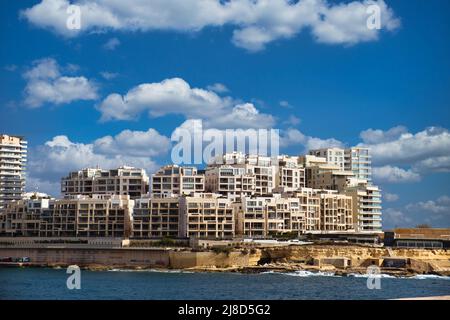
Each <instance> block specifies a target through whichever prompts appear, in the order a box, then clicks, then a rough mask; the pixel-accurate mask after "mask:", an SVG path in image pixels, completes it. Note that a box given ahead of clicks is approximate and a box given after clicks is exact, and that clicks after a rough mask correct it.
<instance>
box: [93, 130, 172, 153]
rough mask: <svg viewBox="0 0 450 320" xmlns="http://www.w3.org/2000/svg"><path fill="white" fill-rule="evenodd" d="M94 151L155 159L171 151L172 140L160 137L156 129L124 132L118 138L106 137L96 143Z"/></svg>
mask: <svg viewBox="0 0 450 320" xmlns="http://www.w3.org/2000/svg"><path fill="white" fill-rule="evenodd" d="M93 144H94V151H95V152H98V153H101V154H105V155H115V154H124V155H127V156H135V157H154V156H158V155H160V154H164V153H166V152H167V151H168V150H169V149H170V139H169V138H167V137H166V136H163V135H160V134H159V133H158V131H156V130H155V129H148V131H131V130H124V131H122V132H120V133H119V134H117V135H116V136H114V137H112V136H105V137H102V138H99V139H97V140H95V141H94V143H93Z"/></svg>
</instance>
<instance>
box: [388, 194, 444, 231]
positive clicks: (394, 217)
mask: <svg viewBox="0 0 450 320" xmlns="http://www.w3.org/2000/svg"><path fill="white" fill-rule="evenodd" d="M383 221H384V225H385V226H386V227H414V226H416V225H418V224H428V225H431V226H432V227H435V228H436V227H441V228H448V227H449V225H450V197H449V196H447V195H444V196H441V197H438V198H437V199H434V200H427V201H419V202H415V203H410V204H407V205H405V206H403V207H400V208H388V209H386V210H384V212H383Z"/></svg>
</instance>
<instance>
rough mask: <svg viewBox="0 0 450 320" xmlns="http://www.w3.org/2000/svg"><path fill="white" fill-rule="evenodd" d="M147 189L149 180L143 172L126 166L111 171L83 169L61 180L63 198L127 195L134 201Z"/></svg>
mask: <svg viewBox="0 0 450 320" xmlns="http://www.w3.org/2000/svg"><path fill="white" fill-rule="evenodd" d="M148 188H149V178H148V176H147V174H146V172H145V170H144V169H138V168H133V167H127V166H122V167H119V168H117V169H111V170H103V169H99V168H85V169H82V170H79V171H74V172H71V173H69V175H68V176H67V177H64V178H62V179H61V194H62V195H63V197H69V196H74V195H80V194H81V195H87V196H92V195H94V194H105V195H129V196H130V198H131V199H136V198H140V197H141V196H142V195H145V194H146V193H147V192H148Z"/></svg>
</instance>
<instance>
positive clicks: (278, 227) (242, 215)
mask: <svg viewBox="0 0 450 320" xmlns="http://www.w3.org/2000/svg"><path fill="white" fill-rule="evenodd" d="M320 199H321V198H320V196H319V195H318V194H317V192H316V191H315V190H312V189H309V188H301V189H300V190H297V191H295V192H291V193H284V194H283V195H281V194H274V195H273V196H271V197H245V198H242V199H241V201H240V203H239V204H236V216H237V218H236V220H237V225H236V234H237V235H238V236H245V237H252V238H264V237H268V236H271V235H273V234H277V233H288V232H289V233H297V234H299V235H300V234H304V233H307V232H308V231H318V230H320V217H321V212H320V208H321V207H320Z"/></svg>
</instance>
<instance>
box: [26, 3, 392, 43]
mask: <svg viewBox="0 0 450 320" xmlns="http://www.w3.org/2000/svg"><path fill="white" fill-rule="evenodd" d="M70 4H75V5H78V6H80V9H81V16H82V19H81V21H82V26H81V30H69V29H68V28H67V27H66V20H67V17H68V14H67V13H66V10H67V7H68V6H69V5H70ZM373 4H376V5H378V7H379V8H380V14H381V30H386V31H392V30H395V29H397V28H398V27H399V25H400V20H399V19H398V18H397V17H396V16H395V14H394V12H393V10H392V9H391V8H389V7H388V6H387V5H386V3H385V2H384V1H383V0H360V1H353V2H349V3H334V2H329V1H326V0H299V1H288V0H257V1H254V0H232V1H221V0H205V1H197V0H184V1H182V3H180V1H176V0H166V1H152V0H149V1H142V0H131V1H127V3H126V4H125V3H122V2H120V1H104V0H93V1H82V0H75V1H72V2H71V3H70V2H69V1H68V0H42V1H41V2H40V3H38V4H36V5H34V6H32V7H30V8H27V9H25V10H23V11H22V12H21V15H22V16H23V17H24V18H25V19H27V20H28V21H29V22H30V23H32V24H34V25H36V26H38V27H41V28H45V29H49V30H52V31H54V32H56V33H58V34H60V35H63V36H68V37H70V36H76V35H79V34H80V33H86V32H99V31H101V32H104V31H108V30H122V31H142V32H146V31H154V30H168V31H179V32H196V31H200V30H202V29H203V28H206V27H221V26H225V25H230V26H232V28H233V29H234V30H233V39H232V42H233V43H234V44H235V45H236V46H238V47H242V48H245V49H247V50H250V51H258V50H261V49H263V48H264V47H265V46H266V45H267V44H268V43H270V42H273V41H276V40H279V39H289V38H292V37H294V36H296V35H298V34H299V33H300V32H302V31H303V30H310V31H311V33H312V35H313V38H314V39H316V41H318V42H320V43H327V44H346V45H351V44H355V43H359V42H366V41H374V40H377V39H378V38H379V35H380V32H381V31H380V30H377V29H369V28H368V27H367V20H368V18H369V16H370V14H369V13H368V12H367V8H368V7H369V6H370V5H373Z"/></svg>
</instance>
